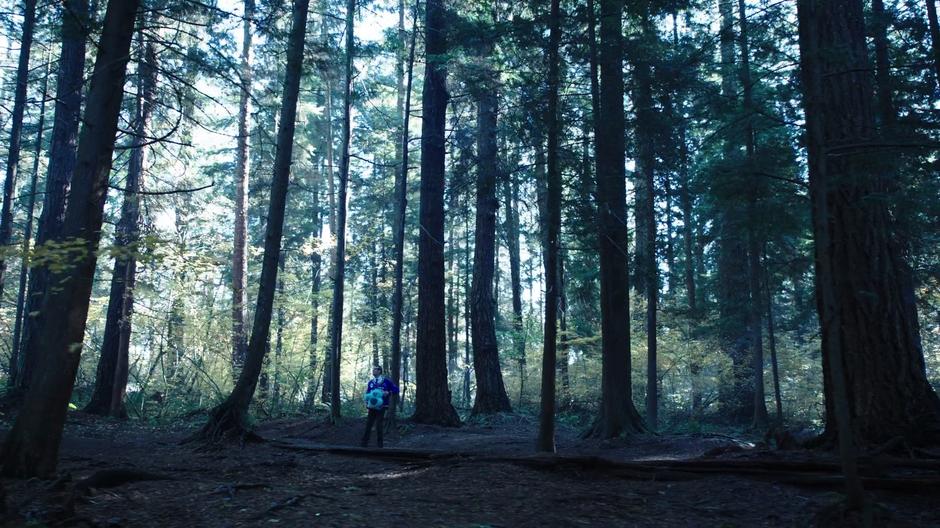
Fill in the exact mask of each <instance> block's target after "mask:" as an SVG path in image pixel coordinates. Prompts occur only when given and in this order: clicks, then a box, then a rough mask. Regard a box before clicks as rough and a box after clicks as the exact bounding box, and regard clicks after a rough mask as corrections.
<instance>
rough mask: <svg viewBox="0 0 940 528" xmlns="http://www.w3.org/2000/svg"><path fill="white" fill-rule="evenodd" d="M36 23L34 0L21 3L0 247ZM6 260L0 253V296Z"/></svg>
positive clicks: (8, 229)
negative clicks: (20, 23)
mask: <svg viewBox="0 0 940 528" xmlns="http://www.w3.org/2000/svg"><path fill="white" fill-rule="evenodd" d="M35 27H36V0H25V1H24V3H23V29H22V34H21V36H20V39H19V41H20V58H19V63H18V64H17V67H16V89H15V90H14V92H13V113H12V115H11V116H10V143H9V145H7V168H6V176H5V177H4V179H3V205H2V208H0V248H5V247H6V246H8V245H10V238H11V237H12V236H13V193H14V192H15V191H16V173H17V170H18V169H19V164H20V146H21V144H22V140H23V113H24V112H25V111H26V86H27V84H28V83H29V54H30V51H31V50H32V47H33V30H34V29H35ZM6 268H7V261H6V258H5V257H4V255H3V254H0V300H2V299H3V283H4V279H5V278H6Z"/></svg>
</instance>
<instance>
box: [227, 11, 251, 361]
mask: <svg viewBox="0 0 940 528" xmlns="http://www.w3.org/2000/svg"><path fill="white" fill-rule="evenodd" d="M254 13H255V0H245V14H244V17H245V19H244V21H243V22H242V54H241V74H240V79H239V82H240V83H241V87H240V90H239V98H238V141H237V144H236V148H235V247H234V249H233V251H232V372H238V369H240V368H241V366H242V365H243V364H244V363H245V354H246V347H247V339H246V336H245V278H246V276H247V275H248V260H247V254H248V162H249V158H248V135H249V134H250V133H251V129H250V128H249V125H248V101H249V98H250V97H251V79H252V75H251V40H252V39H251V37H252V31H251V23H252V18H253V17H254Z"/></svg>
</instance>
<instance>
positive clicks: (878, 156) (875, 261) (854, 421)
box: [800, 0, 940, 446]
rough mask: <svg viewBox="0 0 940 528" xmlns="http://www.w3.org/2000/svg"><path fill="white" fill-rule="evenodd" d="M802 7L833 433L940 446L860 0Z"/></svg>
mask: <svg viewBox="0 0 940 528" xmlns="http://www.w3.org/2000/svg"><path fill="white" fill-rule="evenodd" d="M800 7H801V8H802V12H801V17H800V18H801V20H800V39H801V46H805V49H803V50H802V52H803V54H804V55H803V60H804V65H803V70H804V72H803V75H804V84H805V85H808V86H809V87H808V88H807V94H806V99H807V110H806V114H807V125H808V127H809V128H808V130H809V132H810V136H809V142H808V144H809V145H810V147H811V150H809V153H810V156H811V157H810V168H811V171H810V191H811V193H812V197H813V198H814V206H815V209H814V218H813V221H814V232H815V235H816V251H817V254H816V269H817V289H818V292H817V300H818V302H819V311H820V326H821V329H822V334H823V358H824V363H823V370H824V381H825V395H826V411H827V416H828V417H829V421H828V422H827V432H828V433H829V434H830V435H833V434H835V435H837V436H839V437H840V438H839V439H840V441H842V438H841V437H842V436H843V433H845V432H847V431H848V430H851V431H852V433H853V434H852V436H854V437H855V438H856V439H857V443H858V444H859V445H862V446H870V445H877V444H883V443H885V442H887V441H889V440H891V439H893V438H895V437H898V436H901V437H904V439H905V440H906V441H907V442H908V443H909V444H912V445H918V444H929V443H933V442H936V441H937V440H938V439H940V399H938V398H937V394H936V393H935V392H934V390H933V389H932V388H931V386H930V384H929V383H928V381H927V378H926V373H925V366H924V356H923V348H922V345H921V340H920V328H919V326H918V319H917V304H916V299H915V298H914V296H913V295H912V292H913V288H912V271H911V269H910V267H909V265H908V263H907V262H906V261H905V259H904V250H903V248H902V246H901V236H900V235H901V233H900V231H899V230H898V228H897V226H896V224H895V221H894V220H893V219H892V217H891V213H890V210H889V204H888V200H885V199H884V197H885V196H889V197H890V196H891V192H890V191H891V189H892V188H893V186H894V185H895V182H894V176H893V175H892V174H891V173H890V172H891V171H893V170H894V163H892V160H885V159H883V158H884V151H883V150H878V149H872V148H870V147H868V145H870V144H872V143H878V141H879V139H880V136H879V133H878V129H877V127H876V125H875V109H874V108H873V101H875V99H874V97H873V95H874V94H873V86H872V73H871V72H872V70H871V68H870V64H869V60H868V55H867V49H866V45H865V31H864V22H863V13H862V2H861V1H860V0H843V1H839V2H818V3H817V2H810V1H809V0H804V1H803V2H801V4H800ZM804 41H805V42H804ZM811 104H812V106H811ZM814 127H818V130H816V129H815V128H814ZM875 197H878V199H875ZM842 372H844V374H845V378H844V380H845V382H846V385H847V386H846V387H845V389H846V390H845V396H844V397H843V396H842V394H841V388H840V387H839V383H840V381H841V379H842ZM842 405H845V406H846V407H847V409H844V411H845V413H846V414H847V416H846V418H845V419H843V418H842V417H841V415H842V410H840V406H842ZM833 417H835V418H836V420H835V422H834V423H833V420H832V418H833ZM848 424H851V425H848ZM846 436H848V435H846Z"/></svg>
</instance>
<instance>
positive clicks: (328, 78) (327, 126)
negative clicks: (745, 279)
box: [320, 0, 336, 403]
mask: <svg viewBox="0 0 940 528" xmlns="http://www.w3.org/2000/svg"><path fill="white" fill-rule="evenodd" d="M328 5H329V2H327V0H323V1H322V2H321V6H320V8H321V9H322V17H321V20H320V39H321V40H322V43H321V44H322V45H323V46H324V48H326V49H330V48H331V47H332V45H333V42H332V39H331V38H330V31H329V30H330V25H329V22H330V21H331V20H332V15H331V14H330V10H329V7H328ZM320 74H321V75H322V76H323V84H324V86H323V108H324V110H323V112H324V114H325V118H324V119H323V123H322V124H323V127H324V131H323V136H324V142H325V143H326V190H327V198H328V201H329V207H328V209H327V221H328V223H329V225H330V236H331V237H335V236H336V188H335V181H334V174H333V158H334V156H333V69H332V67H331V66H330V64H329V63H327V65H326V66H324V67H323V68H322V69H321V70H320ZM329 276H330V279H331V280H333V282H334V288H335V282H336V247H335V246H334V247H333V248H332V250H331V251H330V266H329ZM329 326H330V328H331V329H332V327H333V311H332V309H331V310H330V317H329ZM332 387H333V358H332V349H331V348H327V349H326V351H325V357H324V362H323V394H322V396H321V397H322V400H323V402H324V403H330V401H331V400H332V397H333V396H332V394H333V388H332Z"/></svg>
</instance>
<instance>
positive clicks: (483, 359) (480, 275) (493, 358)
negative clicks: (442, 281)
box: [470, 43, 512, 415]
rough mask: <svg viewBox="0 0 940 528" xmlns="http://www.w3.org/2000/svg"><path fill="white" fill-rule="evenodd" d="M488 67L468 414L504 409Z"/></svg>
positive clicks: (480, 101)
mask: <svg viewBox="0 0 940 528" xmlns="http://www.w3.org/2000/svg"><path fill="white" fill-rule="evenodd" d="M492 52H493V45H492V43H490V44H488V45H486V46H485V49H484V52H483V60H484V61H488V60H490V59H491V55H492ZM495 76H496V74H495V72H494V71H492V70H487V71H485V72H484V73H482V74H481V79H480V84H481V85H480V86H479V90H480V93H479V94H478V98H477V171H476V173H477V181H476V184H477V185H476V187H477V189H476V190H477V192H476V223H475V230H474V237H473V239H474V244H473V280H472V283H471V286H470V320H471V321H470V322H471V326H470V329H471V333H472V343H473V372H474V375H475V377H476V382H477V391H476V398H475V400H474V402H473V414H475V415H476V414H491V413H498V412H510V411H512V406H511V405H510V403H509V397H507V396H506V387H505V386H504V385H503V374H502V369H501V368H500V364H499V350H498V348H497V342H496V301H495V300H494V299H493V274H494V272H495V265H496V259H495V252H496V209H497V207H498V205H499V201H497V199H496V176H497V172H498V170H499V167H498V165H499V161H498V159H497V156H498V154H497V142H496V126H497V123H496V119H497V118H496V111H497V107H498V103H499V101H498V96H497V89H498V86H497V82H498V81H497V79H496V78H495Z"/></svg>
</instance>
